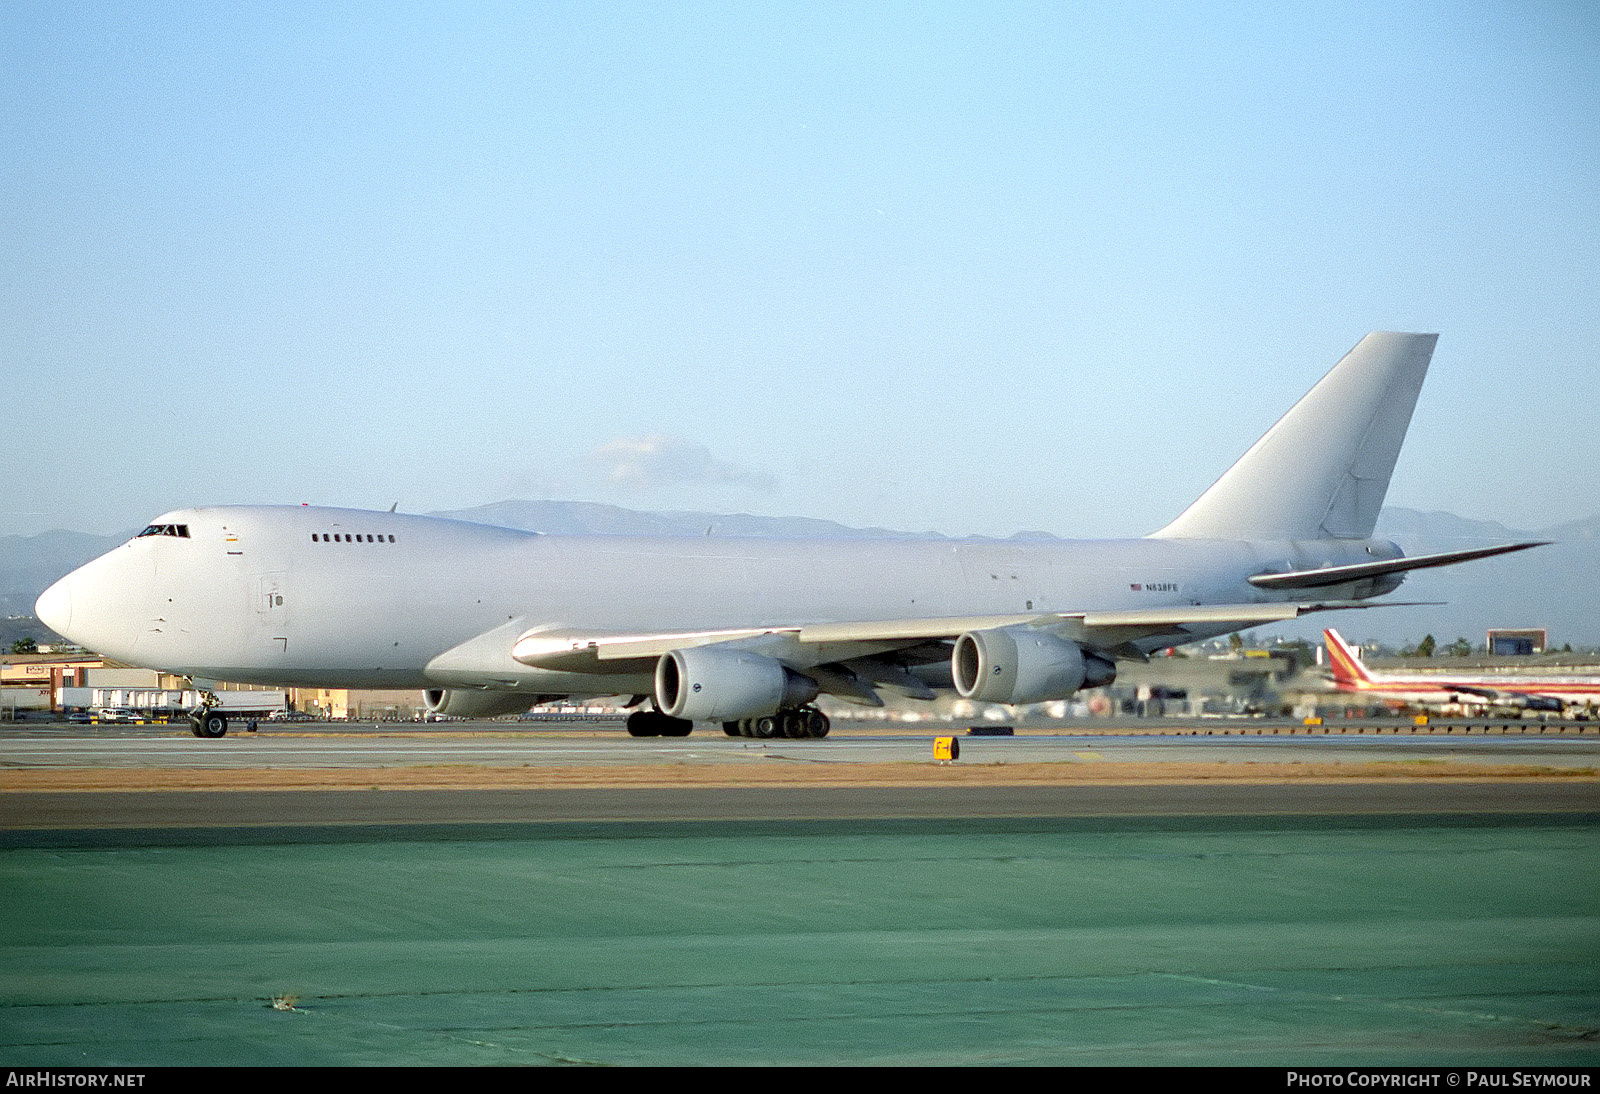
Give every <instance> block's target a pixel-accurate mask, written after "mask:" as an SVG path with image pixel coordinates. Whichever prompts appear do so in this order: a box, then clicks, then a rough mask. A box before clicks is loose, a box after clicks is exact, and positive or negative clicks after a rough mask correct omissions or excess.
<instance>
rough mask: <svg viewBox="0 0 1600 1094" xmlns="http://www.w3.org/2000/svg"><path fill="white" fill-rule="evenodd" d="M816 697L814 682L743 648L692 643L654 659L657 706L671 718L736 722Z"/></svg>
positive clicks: (797, 704) (794, 705)
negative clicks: (694, 644)
mask: <svg viewBox="0 0 1600 1094" xmlns="http://www.w3.org/2000/svg"><path fill="white" fill-rule="evenodd" d="M816 697H817V685H816V682H815V681H813V680H811V679H809V678H807V677H805V676H801V675H800V674H799V673H797V672H795V671H794V670H792V669H789V668H786V667H785V666H784V665H782V664H780V663H779V662H777V661H774V660H773V659H772V658H770V657H763V656H761V655H760V654H759V653H750V652H748V651H747V650H729V649H717V648H715V647H713V646H691V647H690V648H688V649H682V650H673V651H672V652H671V653H668V654H663V655H662V657H661V660H659V661H657V662H656V709H657V710H659V711H661V712H662V713H663V714H667V715H670V716H672V717H674V718H688V719H690V720H691V721H708V722H735V721H738V720H739V719H741V718H760V717H762V716H764V715H767V714H776V713H777V712H778V711H779V710H784V709H792V708H794V707H798V706H801V705H803V704H805V703H809V702H810V701H811V700H813V699H815V698H816Z"/></svg>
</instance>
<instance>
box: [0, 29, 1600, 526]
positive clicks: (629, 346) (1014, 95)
mask: <svg viewBox="0 0 1600 1094" xmlns="http://www.w3.org/2000/svg"><path fill="white" fill-rule="evenodd" d="M1375 329H1390V330H1418V331H1437V332H1440V335H1441V337H1440V341H1439V347H1438V351H1437V352H1436V354H1435V356H1434V361H1433V367H1432V370H1431V373H1430V376H1429V379H1428V382H1427V384H1426V386H1425V387H1424V389H1423V393H1422V398H1421V400H1420V403H1419V405H1418V409H1417V414H1416V417H1415V419H1414V422H1413V425H1412V428H1411V433H1410V436H1409V439H1408V442H1407V445H1406V448H1405V450H1404V451H1403V452H1402V455H1401V458H1400V465H1399V467H1398V469H1397V470H1396V473H1395V477H1394V480H1393V483H1392V486H1391V490H1390V493H1389V499H1388V500H1389V503H1390V504H1391V505H1401V506H1409V507H1412V508H1418V509H1428V510H1433V509H1438V510H1446V511H1450V512H1454V513H1457V514H1459V515H1462V516H1466V517H1471V518H1475V519H1487V520H1498V521H1501V522H1503V523H1505V524H1508V525H1510V526H1512V527H1514V528H1526V529H1537V528H1541V527H1545V526H1548V525H1553V524H1557V523H1561V522H1564V521H1569V520H1576V519H1581V518H1585V517H1588V516H1591V515H1593V514H1595V513H1596V512H1600V455H1597V446H1596V442H1595V439H1594V431H1595V425H1596V413H1595V412H1596V390H1597V386H1600V350H1597V348H1596V347H1597V346H1600V8H1597V7H1596V6H1595V5H1593V4H1588V3H1555V2H1550V3H1529V4H1519V3H1510V2H1506V0H1499V2H1485V3H1477V2H1472V0H1447V2H1440V3H1412V2H1404V0H1400V2H1392V0H1391V2H1385V3H1381V4H1378V3H1373V4H1328V3H1326V2H1317V3H1294V2H1281V3H1263V4H1227V3H1196V4H1160V3H1137V4H1125V3H1105V4H1090V3H1086V4H1065V3H1063V4H1027V3H972V4H937V3H925V2H921V3H905V4H897V3H865V2H863V3H852V4H835V3H826V2H821V0H807V2H799V3H792V4H785V3H759V4H755V3H725V4H724V3H710V2H707V3H694V4H682V3H659V4H643V3H639V4H634V3H603V2H585V3H549V4H532V3H514V4H506V5H492V4H481V5H480V4H465V3H450V4H438V5H427V4H414V5H413V4H402V3H388V2H386V3H372V4H363V3H357V2H351V3H341V4H322V3H308V4H285V3H270V2H269V3H259V4H242V3H228V4H213V3H195V4H160V3H143V4H125V3H116V2H96V3H81V4H80V3H68V2H61V0H51V2H47V3H42V2H39V3H36V2H30V0H11V2H8V3H6V4H4V5H0V412H3V413H0V421H4V423H5V424H6V426H7V429H6V436H7V440H8V442H9V444H8V448H9V456H10V458H9V461H8V464H9V466H8V467H7V473H6V474H5V475H4V476H3V477H0V535H31V534H36V533H38V532H42V531H45V530H47V529H52V528H72V529H76V530H81V531H92V532H100V533H109V532H116V531H123V530H127V529H130V528H137V527H139V526H142V525H143V524H144V523H146V522H147V521H148V520H149V519H150V518H151V517H153V516H155V515H157V514H159V513H161V512H163V511H165V510H168V509H172V508H178V507H182V506H189V505H198V504H213V503H254V502H261V503H289V504H295V503H300V502H309V503H311V504H326V505H345V506H354V507H361V508H374V509H387V508H389V506H390V505H391V504H394V503H398V505H399V507H400V509H401V511H409V512H428V511H431V510H437V509H456V508H464V507H468V506H472V505H478V504H483V503H487V502H492V501H498V500H502V499H506V498H570V499H577V500H590V501H605V502H612V503H615V504H622V505H628V506H631V507H634V508H641V509H658V510H660V509H696V510H712V511H718V512H748V513H760V514H768V515H792V516H809V517H820V518H827V519H832V520H837V521H841V522H844V523H847V524H855V525H868V526H880V527H888V528H896V529H902V530H907V531H939V532H944V533H950V534H962V533H974V534H984V535H1008V534H1011V533H1013V532H1017V531H1020V530H1039V531H1046V532H1051V533H1054V534H1058V535H1072V536H1118V535H1142V534H1144V533H1147V532H1149V531H1152V530H1154V529H1156V528H1158V527H1160V526H1161V525H1163V524H1165V523H1166V522H1167V521H1168V520H1170V519H1171V518H1172V517H1173V516H1175V515H1176V514H1177V513H1178V512H1180V511H1181V510H1182V509H1183V508H1184V506H1186V505H1187V504H1188V503H1189V502H1190V501H1192V500H1193V499H1194V498H1195V497H1197V496H1198V495H1199V494H1200V493H1201V491H1203V490H1204V489H1205V487H1206V486H1207V485H1209V484H1210V483H1211V482H1212V481H1213V480H1214V479H1215V478H1216V477H1217V476H1219V475H1220V474H1221V473H1222V472H1223V471H1224V470H1226V469H1227V467H1228V466H1229V465H1230V464H1231V463H1232V462H1233V461H1234V460H1235V459H1236V458H1237V457H1238V456H1239V455H1240V454H1242V453H1243V452H1244V450H1245V449H1246V448H1247V447H1248V446H1249V445H1250V444H1251V443H1252V442H1253V441H1254V440H1255V439H1256V437H1258V436H1259V435H1260V434H1261V433H1262V432H1263V431H1265V429H1266V428H1268V427H1269V426H1270V425H1271V424H1272V423H1273V422H1274V421H1275V420H1276V419H1277V418H1278V417H1279V416H1280V415H1281V414H1282V413H1283V412H1284V411H1286V410H1287V409H1288V408H1289V406H1290V405H1291V404H1292V403H1293V402H1294V400H1295V399H1297V398H1298V397H1299V396H1300V395H1301V394H1303V393H1304V392H1305V391H1306V390H1307V389H1309V388H1310V387H1311V385H1312V384H1313V383H1315V382H1316V380H1317V379H1318V378H1319V377H1320V376H1321V375H1322V374H1323V373H1324V372H1325V371H1326V370H1327V369H1328V368H1330V367H1331V366H1332V365H1333V364H1334V362H1335V361H1337V360H1338V358H1339V357H1340V356H1341V355H1342V354H1343V353H1344V352H1345V351H1347V350H1348V349H1349V348H1350V347H1351V346H1353V345H1354V344H1355V343H1356V342H1357V341H1358V340H1359V339H1360V338H1361V336H1362V335H1363V334H1365V333H1366V332H1367V331H1369V330H1375Z"/></svg>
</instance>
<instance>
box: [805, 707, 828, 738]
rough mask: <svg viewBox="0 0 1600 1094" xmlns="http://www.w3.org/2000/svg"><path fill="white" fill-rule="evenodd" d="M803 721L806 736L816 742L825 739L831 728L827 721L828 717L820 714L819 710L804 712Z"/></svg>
mask: <svg viewBox="0 0 1600 1094" xmlns="http://www.w3.org/2000/svg"><path fill="white" fill-rule="evenodd" d="M805 720H806V736H808V737H813V738H815V739H817V740H821V739H822V738H824V737H826V736H827V735H828V730H830V729H832V728H833V723H832V722H830V721H829V720H828V716H827V715H826V714H824V713H822V711H820V710H808V711H806V712H805Z"/></svg>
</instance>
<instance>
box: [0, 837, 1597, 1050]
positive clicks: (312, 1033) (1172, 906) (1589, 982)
mask: <svg viewBox="0 0 1600 1094" xmlns="http://www.w3.org/2000/svg"><path fill="white" fill-rule="evenodd" d="M1597 837H1600V829H1597V828H1596V827H1595V826H1594V824H1593V823H1592V819H1591V821H1589V822H1583V823H1580V822H1576V821H1573V822H1566V823H1562V822H1560V821H1547V822H1537V823H1536V822H1532V821H1525V822H1520V823H1519V822H1515V821H1504V822H1495V823H1493V824H1484V823H1483V822H1481V821H1480V822H1478V823H1476V824H1460V825H1446V824H1437V825H1429V824H1419V823H1417V822H1415V821H1412V822H1404V823H1401V822H1396V824H1395V825H1393V826H1391V825H1387V824H1384V823H1373V822H1364V823H1362V824H1360V825H1352V826H1349V827H1341V826H1340V825H1338V824H1337V823H1336V822H1333V821H1309V822H1308V821H1306V820H1303V819H1302V820H1295V819H1284V820H1272V819H1267V820H1248V821H1234V822H1229V823H1210V824H1201V825H1196V826H1191V827H1187V828H1186V827H1184V823H1183V822H1180V821H1172V822H1162V823H1154V822H1152V823H1139V822H1132V821H1129V822H1117V821H1104V822H1097V823H1086V822H1064V821H1062V822H1044V821H1041V822H1028V823H1010V824H1005V825H996V824H978V823H945V824H923V825H909V824H898V825H885V824H879V825H862V824H859V823H856V824H848V825H847V824H837V825H810V826H807V827H806V828H805V829H803V830H801V829H796V828H794V827H792V826H791V827H790V828H789V829H787V830H786V829H783V828H781V827H777V826H767V827H764V828H761V829H758V830H757V831H756V832H755V833H754V834H752V833H751V832H750V830H749V828H748V826H746V828H745V829H744V830H742V831H741V830H737V829H730V828H729V827H727V826H717V825H700V826H693V825H662V826H638V825H635V826H627V827H616V828H601V827H596V826H590V827H587V828H581V829H565V830H559V831H557V830H545V831H539V830H534V829H520V830H518V831H517V832H516V833H514V838H475V839H444V838H439V839H432V840H428V839H417V838H415V835H414V834H413V836H412V838H410V839H408V840H407V841H405V842H383V841H375V840H369V841H368V842H332V841H330V842H311V843H306V842H299V843H288V842H285V843H262V844H257V845H239V844H236V845H232V846H165V847H151V846H145V847H102V848H40V847H34V848H16V847H12V848H11V849H8V850H4V851H0V1064H4V1065H24V1066H43V1065H110V1066H139V1065H145V1066H153V1065H163V1064H219V1063H220V1064H540V1063H550V1064H564V1063H578V1064H741V1063H773V1064H791V1063H792V1064H814V1063H845V1062H849V1063H878V1064H901V1063H905V1064H996V1063H1004V1064H1045V1063H1064V1064H1135V1063H1138V1064H1148V1063H1160V1064H1167V1063H1174V1064H1194V1063H1204V1064H1212V1063H1227V1064H1302V1065H1310V1064H1347V1063H1366V1064H1372V1063H1387V1064H1463V1065H1464V1064H1482V1065H1486V1064H1528V1065H1534V1064H1587V1065H1593V1064H1596V1063H1597V1062H1600V882H1597V880H1596V879H1597V878H1600V838H1597ZM256 838H265V837H256ZM323 838H324V839H328V838H329V837H327V836H326V835H325V834H324V837H323ZM332 838H333V839H335V840H336V839H344V838H348V837H345V836H338V837H332ZM274 996H289V997H293V998H294V999H295V1000H296V1002H295V1007H296V1009H294V1010H287V1011H280V1010H274V1009H272V1008H271V1006H270V1005H269V1001H270V1000H271V999H272V997H274Z"/></svg>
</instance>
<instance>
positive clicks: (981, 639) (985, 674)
mask: <svg viewBox="0 0 1600 1094" xmlns="http://www.w3.org/2000/svg"><path fill="white" fill-rule="evenodd" d="M950 674H951V676H952V677H953V678H954V680H955V685H956V693H957V694H958V695H960V696H961V697H962V698H963V699H977V700H980V701H982V702H985V703H1042V702H1045V701H1047V700H1050V699H1067V698H1070V697H1071V696H1072V695H1073V693H1075V692H1076V691H1077V690H1078V689H1079V688H1085V687H1091V688H1093V687H1101V686H1103V685H1105V684H1109V683H1110V682H1111V681H1112V680H1115V679H1116V676H1117V666H1116V662H1114V661H1112V660H1110V659H1109V658H1106V657H1102V656H1101V655H1100V654H1098V653H1094V652H1092V651H1090V652H1085V651H1084V649H1083V647H1082V646H1080V645H1078V644H1077V643H1076V642H1073V641H1071V640H1069V639H1066V638H1057V637H1056V636H1055V635H1053V634H1049V633H1047V632H1045V631H1039V630H1034V629H1033V628H1031V627H1001V628H999V629H997V630H989V631H968V632H967V633H966V634H963V635H962V636H961V637H960V638H958V639H956V645H955V649H954V651H953V652H952V653H951V655H950Z"/></svg>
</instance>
